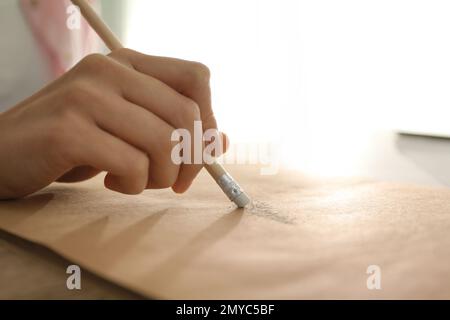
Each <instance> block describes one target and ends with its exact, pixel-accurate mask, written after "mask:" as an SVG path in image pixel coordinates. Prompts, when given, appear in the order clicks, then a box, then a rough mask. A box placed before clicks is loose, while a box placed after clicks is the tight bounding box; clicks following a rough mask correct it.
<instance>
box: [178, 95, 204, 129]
mask: <svg viewBox="0 0 450 320" xmlns="http://www.w3.org/2000/svg"><path fill="white" fill-rule="evenodd" d="M180 117H181V122H182V124H183V127H184V128H191V127H192V126H193V125H194V122H195V121H200V119H201V114H200V107H199V105H198V104H197V103H196V102H195V101H193V100H191V99H186V100H185V101H184V102H183V103H182V105H181V108H180Z"/></svg>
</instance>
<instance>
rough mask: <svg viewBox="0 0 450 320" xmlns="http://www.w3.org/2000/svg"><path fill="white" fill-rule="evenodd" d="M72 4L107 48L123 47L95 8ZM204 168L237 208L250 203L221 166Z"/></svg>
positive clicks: (74, 0)
mask: <svg viewBox="0 0 450 320" xmlns="http://www.w3.org/2000/svg"><path fill="white" fill-rule="evenodd" d="M71 1H72V3H73V4H74V5H76V6H77V7H79V8H80V12H81V14H82V15H83V17H84V18H85V19H86V21H87V22H88V23H89V25H90V26H91V27H92V29H94V30H95V32H96V33H97V34H98V36H99V37H100V38H101V39H102V40H103V42H104V43H105V45H106V46H107V47H108V48H109V50H111V51H114V50H117V49H120V48H123V46H122V44H121V42H120V40H119V39H118V38H117V37H116V36H115V35H114V33H113V32H112V31H111V29H109V27H108V26H107V25H106V23H105V22H103V20H102V19H101V18H100V17H99V16H98V14H97V13H96V12H95V10H94V9H93V8H92V7H91V6H90V5H89V4H88V3H87V2H86V0H71ZM205 168H206V170H207V171H208V172H209V174H210V175H211V176H212V177H213V179H214V180H215V181H216V183H217V184H218V185H219V187H220V188H221V189H222V190H223V192H224V193H225V194H226V195H227V197H228V198H229V199H230V200H231V201H233V202H234V203H235V204H236V205H237V206H238V207H239V208H243V207H245V206H246V205H247V204H249V203H250V198H249V197H248V195H247V194H246V193H245V192H244V190H242V188H241V187H240V186H239V184H238V183H237V182H236V181H235V180H234V179H233V177H232V176H231V175H230V174H229V173H228V172H227V171H226V170H225V169H224V168H223V166H222V165H221V164H220V163H218V162H217V161H214V162H213V163H212V164H209V165H208V164H205Z"/></svg>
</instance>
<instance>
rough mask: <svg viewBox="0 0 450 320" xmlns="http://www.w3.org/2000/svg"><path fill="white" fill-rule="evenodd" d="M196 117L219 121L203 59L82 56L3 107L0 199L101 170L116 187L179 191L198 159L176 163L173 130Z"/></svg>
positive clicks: (125, 53)
mask: <svg viewBox="0 0 450 320" xmlns="http://www.w3.org/2000/svg"><path fill="white" fill-rule="evenodd" d="M198 120H202V122H203V130H206V129H210V128H217V124H216V120H215V118H214V113H213V110H212V108H211V94H210V88H209V71H208V69H207V67H205V66H204V65H202V64H199V63H195V62H188V61H183V60H177V59H169V58H162V57H153V56H147V55H144V54H141V53H138V52H135V51H132V50H129V49H121V50H118V51H115V52H113V53H111V54H110V55H108V56H103V55H99V54H95V55H91V56H88V57H86V58H85V59H84V60H82V61H81V62H80V63H79V64H78V65H76V66H75V67H74V68H73V69H72V70H71V71H69V72H68V73H67V74H65V75H64V76H63V77H61V78H60V79H58V80H57V81H55V82H54V83H52V84H50V85H49V86H47V87H46V88H44V89H43V90H42V91H40V92H38V93H37V94H35V95H34V96H32V97H30V98H29V99H27V100H26V101H23V102H22V103H20V104H19V105H17V106H16V107H14V108H12V109H11V110H9V111H7V112H5V113H3V114H0V199H11V198H18V197H23V196H26V195H29V194H31V193H34V192H35V191H37V190H40V189H42V188H44V187H45V186H47V185H49V184H50V183H52V182H54V181H56V180H58V181H63V182H75V181H82V180H86V179H89V178H91V177H93V176H95V175H97V174H98V173H99V172H101V171H106V172H108V174H107V176H106V178H105V186H106V187H107V188H109V189H112V190H115V191H118V192H122V193H126V194H138V193H140V192H142V191H143V190H144V189H147V188H148V189H159V188H169V187H172V189H173V190H174V191H175V192H179V193H181V192H184V191H186V190H187V189H188V188H189V186H190V185H191V183H192V181H193V179H194V178H195V176H196V175H197V174H198V172H199V171H200V169H201V167H202V165H186V164H182V165H181V166H178V165H175V164H174V163H173V161H172V160H171V152H172V148H173V146H174V145H175V143H176V142H172V141H171V136H172V133H173V131H174V130H175V129H178V128H184V129H188V130H189V131H190V132H191V134H193V130H194V121H198Z"/></svg>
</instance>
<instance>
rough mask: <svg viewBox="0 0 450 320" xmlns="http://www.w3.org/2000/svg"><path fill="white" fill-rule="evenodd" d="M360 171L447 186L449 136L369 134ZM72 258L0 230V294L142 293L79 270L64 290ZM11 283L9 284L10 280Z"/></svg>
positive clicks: (116, 296)
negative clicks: (76, 280) (75, 286)
mask: <svg viewBox="0 0 450 320" xmlns="http://www.w3.org/2000/svg"><path fill="white" fill-rule="evenodd" d="M371 143H372V147H371V152H370V155H371V157H369V160H368V161H365V162H364V163H360V167H359V168H360V169H361V173H362V174H363V175H365V176H369V177H371V178H375V179H379V180H388V181H399V182H413V183H417V184H424V185H436V186H450V170H446V167H447V165H448V163H450V162H449V160H450V152H448V151H450V140H446V139H436V138H424V137H415V136H406V135H396V134H392V133H386V134H379V135H377V136H374V137H373V140H372V141H371ZM70 264H71V263H70V262H69V261H67V260H65V259H63V258H61V257H59V256H58V255H57V254H55V253H53V252H51V251H50V250H48V249H46V248H43V247H41V246H39V245H36V244H33V243H30V242H28V241H25V240H22V239H19V238H17V237H15V236H13V235H11V234H9V233H6V232H3V231H2V232H0V269H1V272H0V287H4V286H3V285H2V284H5V283H8V288H9V289H8V291H7V292H5V291H2V290H0V299H139V298H141V296H139V295H138V294H134V293H132V292H130V291H128V290H125V289H122V288H120V287H119V286H116V285H114V284H112V283H110V282H108V281H105V280H103V279H101V278H99V277H97V276H95V275H93V274H90V273H88V272H85V271H83V272H84V273H83V278H82V279H83V282H82V290H73V291H71V290H68V289H67V287H66V280H67V277H68V275H67V274H66V268H67V267H68V266H69V265H70ZM11 284H13V285H11Z"/></svg>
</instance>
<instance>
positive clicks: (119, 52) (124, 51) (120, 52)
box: [112, 48, 134, 57]
mask: <svg viewBox="0 0 450 320" xmlns="http://www.w3.org/2000/svg"><path fill="white" fill-rule="evenodd" d="M133 52H134V51H133V50H131V49H129V48H119V49H116V50H114V51H113V52H112V55H113V56H117V57H129V56H130V55H131V54H133Z"/></svg>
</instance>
